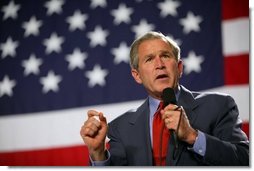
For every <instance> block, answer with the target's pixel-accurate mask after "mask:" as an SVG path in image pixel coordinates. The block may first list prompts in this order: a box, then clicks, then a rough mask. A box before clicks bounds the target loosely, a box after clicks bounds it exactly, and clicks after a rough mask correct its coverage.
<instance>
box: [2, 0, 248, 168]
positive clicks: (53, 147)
mask: <svg viewBox="0 0 254 171" xmlns="http://www.w3.org/2000/svg"><path fill="white" fill-rule="evenodd" d="M151 30H153V31H160V32H162V33H163V34H165V35H168V36H170V37H171V38H173V39H174V40H175V41H176V42H177V43H178V44H179V46H180V47H181V57H182V59H183V61H184V74H183V77H182V79H181V81H180V82H181V84H183V85H184V86H185V87H187V88H189V89H191V90H196V91H220V92H225V93H228V94H230V95H232V96H233V97H234V99H235V100H236V102H237V104H238V107H239V110H240V117H241V118H242V119H243V121H244V123H245V124H244V126H245V127H244V131H246V133H247V134H248V128H249V127H248V121H249V6H248V0H235V1H231V0H206V1H204V0H188V1H184V0H156V1H155V0H129V1H124V0H74V1H73V0H72V1H71V0H36V1H34V0H1V1H0V165H9V166H15V165H33V166H38V165H47V166H52V165H58V166H63V165H68V166H82V165H88V152H87V149H86V146H85V144H84V143H83V142H82V139H81V137H80V135H79V131H80V127H81V125H82V124H83V122H84V121H85V119H86V112H87V110H88V109H97V110H101V111H102V112H103V113H104V114H105V115H106V117H107V119H108V121H109V122H110V121H111V120H112V119H114V118H115V117H117V116H118V115H120V114H122V113H123V112H125V111H127V110H129V109H131V108H135V107H137V106H139V105H140V104H141V103H142V101H143V100H144V99H145V98H146V96H147V94H146V92H145V90H144V88H143V87H142V86H141V85H138V84H136V83H135V81H134V79H133V78H132V77H131V74H130V67H129V48H130V45H131V43H132V41H133V40H134V39H135V38H137V37H138V36H140V35H142V34H144V33H146V32H147V31H151Z"/></svg>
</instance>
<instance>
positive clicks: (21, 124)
mask: <svg viewBox="0 0 254 171" xmlns="http://www.w3.org/2000/svg"><path fill="white" fill-rule="evenodd" d="M208 91H218V92H223V93H228V94H230V95H232V96H233V97H234V98H235V100H236V103H237V104H238V107H239V110H240V116H241V118H242V120H244V121H249V86H248V85H245V86H232V87H221V88H217V89H211V90H208ZM142 102H143V100H139V101H131V102H124V103H119V104H108V105H98V106H89V107H84V108H75V109H69V110H59V111H52V112H45V113H34V114H25V115H16V116H6V117H1V118H0V137H1V141H0V152H4V151H18V150H27V149H42V148H52V147H60V146H68V145H71V146H73V145H77V144H79V145H80V144H83V142H82V139H81V137H80V135H79V131H80V127H81V125H82V124H83V122H84V121H85V120H86V118H87V116H86V112H87V111H88V110H89V109H96V110H98V111H102V112H103V113H104V114H105V116H106V117H107V121H108V122H110V121H112V120H113V119H114V118H116V117H117V116H119V114H121V113H124V112H126V111H128V110H129V109H131V108H132V109H133V108H136V107H138V106H139V105H140V104H141V103H142Z"/></svg>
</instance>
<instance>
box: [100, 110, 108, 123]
mask: <svg viewBox="0 0 254 171" xmlns="http://www.w3.org/2000/svg"><path fill="white" fill-rule="evenodd" d="M99 119H100V121H102V122H106V123H107V119H106V117H104V116H103V113H101V112H99Z"/></svg>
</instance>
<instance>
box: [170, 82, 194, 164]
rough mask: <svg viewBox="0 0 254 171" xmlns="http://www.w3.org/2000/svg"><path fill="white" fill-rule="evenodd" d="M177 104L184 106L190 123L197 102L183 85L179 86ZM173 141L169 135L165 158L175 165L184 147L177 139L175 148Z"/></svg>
mask: <svg viewBox="0 0 254 171" xmlns="http://www.w3.org/2000/svg"><path fill="white" fill-rule="evenodd" d="M178 105H179V106H182V107H183V108H184V110H185V113H186V115H187V117H188V119H189V122H190V124H191V125H192V124H193V123H194V121H195V119H196V115H195V114H194V112H193V110H194V109H195V108H196V107H197V106H198V103H197V101H195V99H194V96H193V95H192V93H191V92H190V91H189V90H187V89H186V88H185V87H183V86H181V92H180V96H179V99H178ZM173 141H174V140H173V139H172V136H170V142H169V152H168V156H169V158H168V159H167V162H168V164H169V165H173V166H176V165H177V162H178V160H179V157H180V156H181V153H182V151H183V149H184V145H183V143H182V142H180V141H178V143H179V146H178V149H176V148H175V145H174V143H173Z"/></svg>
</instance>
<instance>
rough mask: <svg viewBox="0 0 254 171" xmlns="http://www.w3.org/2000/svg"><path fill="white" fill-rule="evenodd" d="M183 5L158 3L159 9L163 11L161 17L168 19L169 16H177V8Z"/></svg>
mask: <svg viewBox="0 0 254 171" xmlns="http://www.w3.org/2000/svg"><path fill="white" fill-rule="evenodd" d="M180 5H181V3H180V2H177V1H172V0H165V1H164V2H160V3H158V5H157V7H158V8H159V9H160V10H161V13H160V15H161V16H162V17H166V16H168V15H172V16H177V11H176V8H178V7H179V6H180Z"/></svg>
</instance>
